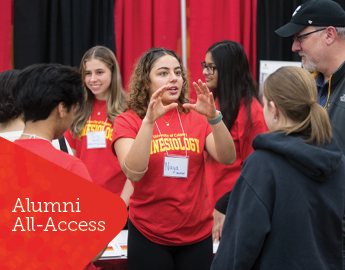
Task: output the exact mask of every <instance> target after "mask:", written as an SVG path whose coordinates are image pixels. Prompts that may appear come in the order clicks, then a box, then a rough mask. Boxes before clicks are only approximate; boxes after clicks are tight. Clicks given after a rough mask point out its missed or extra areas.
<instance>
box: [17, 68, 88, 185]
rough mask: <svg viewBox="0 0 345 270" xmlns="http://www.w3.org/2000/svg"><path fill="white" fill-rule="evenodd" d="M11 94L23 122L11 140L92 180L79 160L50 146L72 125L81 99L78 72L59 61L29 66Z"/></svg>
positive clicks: (20, 76)
mask: <svg viewBox="0 0 345 270" xmlns="http://www.w3.org/2000/svg"><path fill="white" fill-rule="evenodd" d="M12 95H13V99H14V101H15V104H16V105H17V106H19V107H20V108H21V109H22V111H23V118H24V122H25V127H24V131H23V133H22V135H21V136H20V138H19V139H18V140H15V141H14V143H16V144H17V145H20V146H22V147H24V148H26V149H28V150H30V151H31V152H33V153H35V154H37V155H40V156H42V157H44V158H46V159H47V160H49V161H51V162H53V163H55V164H57V165H59V166H61V167H63V168H65V169H67V170H69V171H72V172H74V173H75V174H78V175H80V176H82V177H84V178H85V179H87V180H89V181H91V177H90V175H89V173H88V171H87V169H86V167H85V165H84V164H83V162H82V161H81V160H79V159H78V158H76V157H74V156H72V155H68V154H67V153H64V152H62V151H59V150H57V149H55V148H54V147H53V145H52V140H54V139H59V138H61V137H62V136H63V133H64V132H65V131H66V130H67V129H68V128H69V127H70V126H71V124H72V122H73V119H74V112H75V110H76V108H77V107H78V106H80V104H83V102H84V90H83V88H82V87H81V79H80V75H79V73H78V71H77V70H76V69H75V68H72V67H68V66H63V65H60V64H36V65H32V66H29V67H27V68H25V69H24V70H23V71H21V72H20V74H19V75H18V78H17V81H16V84H15V86H14V88H13V91H12Z"/></svg>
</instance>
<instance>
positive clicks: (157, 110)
mask: <svg viewBox="0 0 345 270" xmlns="http://www.w3.org/2000/svg"><path fill="white" fill-rule="evenodd" d="M169 87H171V85H164V86H162V87H161V88H159V89H158V90H157V91H156V92H154V93H153V94H152V96H151V99H150V103H149V106H148V108H147V112H146V117H145V118H146V119H147V121H149V122H150V123H154V122H155V121H156V120H157V119H158V118H160V117H162V116H163V115H164V114H165V113H166V112H168V111H170V110H171V109H174V108H176V107H177V106H178V104H177V103H176V102H173V103H171V104H169V105H166V106H164V105H163V103H162V96H163V94H164V92H165V91H166V90H167V89H169Z"/></svg>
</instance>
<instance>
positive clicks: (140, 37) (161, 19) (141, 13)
mask: <svg viewBox="0 0 345 270" xmlns="http://www.w3.org/2000/svg"><path fill="white" fill-rule="evenodd" d="M114 17H115V19H114V21H115V42H116V56H117V60H118V62H119V65H120V70H121V74H122V78H123V86H124V88H125V89H126V90H128V83H129V79H130V76H131V74H132V71H133V68H134V65H135V63H136V60H137V59H138V58H139V57H140V56H141V55H142V54H143V53H144V52H145V51H147V50H148V49H150V48H151V47H165V48H167V49H170V50H174V51H176V52H177V53H178V54H179V55H180V56H181V45H180V44H181V20H180V18H181V16H180V0H170V1H161V0H140V1H138V0H116V1H115V7H114Z"/></svg>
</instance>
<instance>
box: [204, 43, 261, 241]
mask: <svg viewBox="0 0 345 270" xmlns="http://www.w3.org/2000/svg"><path fill="white" fill-rule="evenodd" d="M201 65H202V69H203V74H204V75H205V77H206V85H207V86H208V87H209V88H210V89H211V91H212V93H213V96H214V98H215V100H216V106H217V107H218V109H219V110H220V111H221V112H222V115H223V117H224V118H223V119H224V120H223V121H224V123H225V125H226V127H227V129H228V130H229V132H230V133H231V136H232V138H233V140H234V144H235V148H236V161H235V164H233V165H231V166H228V165H222V164H220V163H218V162H217V161H215V160H214V159H213V158H212V157H210V156H207V157H206V161H207V162H206V179H207V187H208V192H209V193H210V200H211V205H212V207H215V209H214V212H213V217H214V224H213V229H212V236H213V241H215V240H216V241H218V240H219V237H220V235H221V232H222V228H223V224H224V219H225V212H226V207H227V204H228V199H229V197H228V195H229V192H230V190H231V189H232V188H233V186H234V184H235V182H236V180H237V178H238V176H239V175H240V172H241V168H242V165H243V163H244V161H245V159H246V158H247V157H248V156H249V154H250V153H252V152H253V151H254V150H253V148H252V140H253V139H254V138H255V137H256V135H258V134H260V133H264V132H266V131H267V126H266V123H265V119H264V115H263V111H262V105H261V103H260V102H259V97H258V90H257V87H256V85H255V82H254V80H253V78H252V75H251V73H250V69H249V63H248V59H247V55H246V53H245V51H244V49H243V47H242V45H241V44H239V43H237V42H235V41H232V40H222V41H219V42H216V43H214V44H213V45H212V46H211V47H210V48H209V49H208V50H207V53H206V57H205V62H202V63H201ZM226 192H228V193H226ZM224 194H225V195H224ZM222 196H223V197H222ZM217 201H218V202H217ZM216 202H217V203H216Z"/></svg>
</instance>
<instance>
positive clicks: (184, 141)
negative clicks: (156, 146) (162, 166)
mask: <svg viewBox="0 0 345 270" xmlns="http://www.w3.org/2000/svg"><path fill="white" fill-rule="evenodd" d="M176 111H177V115H178V119H179V120H180V126H181V129H182V132H183V137H184V140H183V143H184V149H185V150H186V157H188V155H187V147H186V135H185V133H184V129H183V126H182V122H181V118H180V113H179V111H178V110H177V108H176ZM155 124H156V127H157V129H158V132H159V135H160V136H161V139H162V141H163V144H164V148H165V152H166V153H167V156H170V155H169V153H168V150H167V147H166V145H165V142H164V139H163V137H162V133H161V131H160V130H159V127H158V124H157V121H155Z"/></svg>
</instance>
